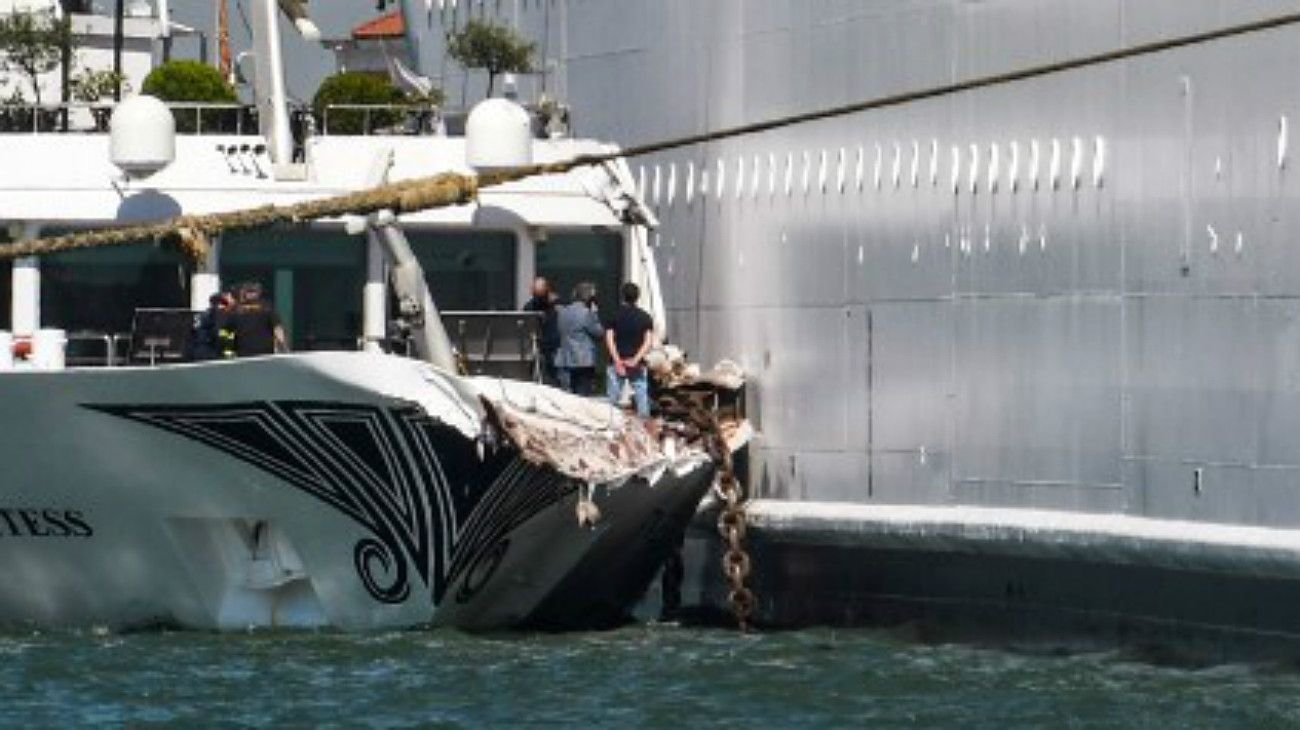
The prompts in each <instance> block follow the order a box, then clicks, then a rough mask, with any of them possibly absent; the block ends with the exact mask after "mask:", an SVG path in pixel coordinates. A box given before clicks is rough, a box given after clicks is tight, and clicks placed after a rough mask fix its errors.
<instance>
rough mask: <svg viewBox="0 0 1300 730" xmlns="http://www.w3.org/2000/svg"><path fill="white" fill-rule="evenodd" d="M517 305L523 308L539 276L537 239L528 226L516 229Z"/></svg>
mask: <svg viewBox="0 0 1300 730" xmlns="http://www.w3.org/2000/svg"><path fill="white" fill-rule="evenodd" d="M515 241H516V244H515V306H516V307H520V308H522V307H523V306H524V304H525V303H527V302H528V300H529V298H530V297H532V295H533V279H534V278H536V277H537V241H536V239H534V238H533V232H532V231H531V230H529V228H528V226H526V225H520V226H518V227H517V228H516V229H515Z"/></svg>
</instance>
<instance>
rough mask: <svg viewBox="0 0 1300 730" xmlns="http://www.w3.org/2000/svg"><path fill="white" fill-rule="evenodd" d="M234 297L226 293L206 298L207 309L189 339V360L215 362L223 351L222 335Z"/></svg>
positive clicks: (199, 318) (200, 316)
mask: <svg viewBox="0 0 1300 730" xmlns="http://www.w3.org/2000/svg"><path fill="white" fill-rule="evenodd" d="M234 301H235V299H234V297H232V296H230V294H229V293H228V292H220V293H217V294H213V295H212V296H210V297H208V309H207V311H205V312H203V313H202V314H200V315H199V317H198V321H197V322H196V323H195V325H194V332H193V334H192V335H191V337H190V358H189V359H191V360H196V361H200V360H216V359H218V358H220V357H221V356H222V354H223V351H224V350H225V348H224V346H223V342H222V333H223V331H224V328H225V326H226V318H227V313H228V312H229V311H230V306H231V305H232V304H234Z"/></svg>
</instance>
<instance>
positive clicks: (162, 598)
mask: <svg viewBox="0 0 1300 730" xmlns="http://www.w3.org/2000/svg"><path fill="white" fill-rule="evenodd" d="M0 402H3V403H4V404H5V408H4V414H5V415H4V417H3V421H4V423H3V430H4V433H5V438H4V439H3V440H0V458H3V460H4V463H6V464H9V465H10V468H9V469H7V470H6V473H5V476H4V477H3V478H2V479H0V571H3V573H4V575H6V576H7V577H8V579H7V585H8V588H6V590H5V591H3V592H0V623H4V624H32V625H38V626H89V625H109V626H115V627H137V626H149V625H177V626H183V627H202V628H219V629H233V628H244V627H250V626H292V627H317V626H335V627H342V628H347V629H367V628H378V627H403V626H415V625H421V624H428V623H434V624H446V625H453V626H457V627H464V628H473V629H486V628H500V627H515V626H538V627H546V628H564V627H573V626H601V625H608V624H611V623H614V622H617V621H619V620H621V619H623V617H624V612H625V611H626V610H627V608H628V607H629V606H630V605H631V603H632V602H634V601H635V600H636V599H637V598H638V597H639V595H640V594H641V592H642V591H644V589H645V586H646V584H647V583H648V582H649V581H650V579H651V578H652V576H653V574H654V572H655V571H656V570H657V569H658V567H659V565H660V564H661V563H662V561H663V559H664V558H665V556H666V555H667V554H668V551H669V550H671V549H672V548H673V547H674V546H675V545H676V543H677V541H678V540H680V535H681V531H682V528H683V525H684V524H685V523H686V521H687V520H688V519H689V517H690V516H691V515H692V514H693V512H694V510H695V507H696V505H697V504H698V502H699V500H700V498H701V496H702V495H703V494H704V492H705V491H706V489H707V488H708V485H709V484H710V482H711V476H712V465H711V464H710V462H709V460H708V459H707V457H705V456H704V455H703V454H702V453H700V452H699V451H696V450H686V451H684V452H683V453H681V454H680V455H677V456H675V457H672V458H670V457H668V456H666V455H665V454H664V453H663V452H662V450H661V449H660V446H659V442H658V441H657V440H656V439H655V438H653V437H652V436H651V435H650V434H649V433H648V432H647V431H646V427H645V425H644V423H643V422H641V421H640V420H638V419H636V418H632V417H626V416H624V415H623V414H622V413H621V412H619V411H617V410H615V409H613V408H611V407H609V406H606V405H603V404H599V403H589V402H585V401H582V400H581V399H575V398H572V397H571V396H567V395H565V394H563V393H558V392H557V391H555V390H554V389H551V388H547V387H544V386H536V385H532V384H528V383H509V384H506V383H504V381H496V380H492V379H482V380H476V381H465V380H461V379H459V378H456V377H455V376H450V375H448V374H446V373H444V372H442V371H440V370H438V369H436V368H434V367H432V366H429V365H427V364H424V363H421V362H418V361H416V360H412V359H407V358H401V357H395V356H391V355H375V354H367V353H312V354H303V355H291V356H279V357H270V358H261V359H256V360H243V361H231V362H215V363H209V364H195V365H177V366H169V367H162V368H112V369H85V370H68V371H63V372H41V371H28V372H10V373H6V374H4V375H3V376H0ZM574 414H578V415H577V416H575V415H574ZM489 416H490V417H489ZM575 418H576V419H579V420H575ZM502 419H506V420H507V421H508V422H509V424H510V425H509V427H502V426H501V425H500V422H501V420H502ZM596 419H600V421H601V422H597V420H596ZM566 433H567V434H570V436H568V437H566ZM525 440H526V441H525ZM521 441H523V447H524V448H523V450H521V447H520V446H521ZM545 443H550V444H551V447H553V448H559V449H563V450H565V451H566V452H567V453H569V454H571V455H573V456H576V457H581V458H576V459H569V460H557V461H554V462H551V461H539V460H538V459H537V458H536V455H537V454H538V453H539V444H545ZM524 450H526V451H527V452H528V453H527V454H525V453H523V451H524ZM525 456H529V457H532V458H531V459H530V458H525ZM579 464H582V465H583V466H579ZM580 502H583V503H586V502H591V503H594V505H596V506H597V508H598V509H599V512H600V518H599V519H597V520H596V521H595V523H594V524H592V525H590V526H584V525H581V524H580V523H579V520H578V519H577V518H576V516H575V511H576V509H575V508H576V507H577V505H578V504H579V503H580Z"/></svg>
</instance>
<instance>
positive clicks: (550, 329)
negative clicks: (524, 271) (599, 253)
mask: <svg viewBox="0 0 1300 730" xmlns="http://www.w3.org/2000/svg"><path fill="white" fill-rule="evenodd" d="M558 303H559V296H557V295H556V293H555V291H554V290H553V289H551V284H550V282H548V281H547V280H546V277H544V276H539V277H537V278H536V279H534V280H533V296H532V298H531V299H529V300H528V301H527V302H526V303H525V304H524V311H525V312H540V313H541V314H542V332H541V336H540V337H539V338H538V342H537V349H538V350H539V351H540V356H541V363H540V364H541V370H542V382H544V383H546V384H547V385H555V384H556V383H557V382H558V380H557V376H556V370H555V353H556V351H557V350H559V349H560V325H559V319H558V317H557V314H558V312H557V311H556V305H557V304H558Z"/></svg>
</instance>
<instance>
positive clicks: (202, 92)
mask: <svg viewBox="0 0 1300 730" xmlns="http://www.w3.org/2000/svg"><path fill="white" fill-rule="evenodd" d="M140 91H142V92H143V93H145V94H148V95H150V96H156V97H158V98H159V99H162V100H163V101H172V102H188V103H191V104H231V103H234V102H236V101H238V100H239V97H238V96H237V95H236V94H235V89H234V87H233V86H231V85H230V83H229V82H228V81H226V79H225V77H223V76H222V75H221V72H220V71H218V70H217V69H215V68H213V67H212V66H209V65H208V64H206V63H201V62H199V61H190V60H175V61H168V62H167V63H164V64H162V65H161V66H159V67H157V68H155V69H154V70H153V71H150V72H149V75H148V76H146V77H145V78H144V84H143V85H142V86H141V88H140ZM239 113H240V112H239V111H236V110H229V109H199V110H192V109H173V110H172V114H173V116H175V117H176V130H177V131H178V132H185V133H194V132H198V131H225V132H229V131H233V130H234V129H235V126H236V124H237V119H236V117H237V116H238V115H239Z"/></svg>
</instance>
